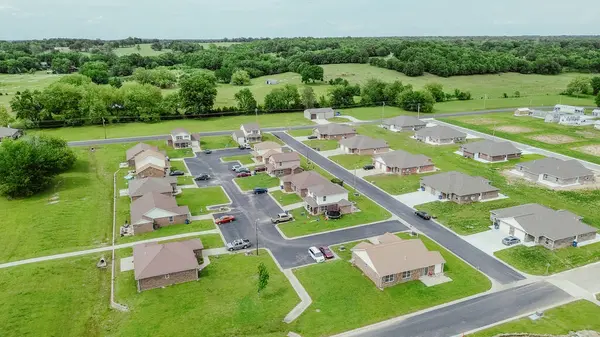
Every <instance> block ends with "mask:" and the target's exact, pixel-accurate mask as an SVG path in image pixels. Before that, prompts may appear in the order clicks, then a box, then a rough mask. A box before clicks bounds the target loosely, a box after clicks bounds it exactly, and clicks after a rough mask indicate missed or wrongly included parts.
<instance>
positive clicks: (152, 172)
mask: <svg viewBox="0 0 600 337" xmlns="http://www.w3.org/2000/svg"><path fill="white" fill-rule="evenodd" d="M136 174H137V177H138V178H149V177H153V178H162V177H164V176H165V175H166V172H165V170H159V169H157V168H155V167H148V168H146V169H145V170H143V171H140V172H137V173H136Z"/></svg>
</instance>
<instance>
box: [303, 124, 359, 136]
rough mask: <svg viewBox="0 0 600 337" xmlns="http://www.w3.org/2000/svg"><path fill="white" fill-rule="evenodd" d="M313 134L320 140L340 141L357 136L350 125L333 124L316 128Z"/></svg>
mask: <svg viewBox="0 0 600 337" xmlns="http://www.w3.org/2000/svg"><path fill="white" fill-rule="evenodd" d="M313 134H314V135H315V136H317V137H318V138H319V139H337V140H340V139H344V138H350V137H354V136H356V130H355V129H354V128H353V127H350V126H348V125H343V124H334V123H331V124H327V125H320V126H318V127H316V128H315V129H314V131H313Z"/></svg>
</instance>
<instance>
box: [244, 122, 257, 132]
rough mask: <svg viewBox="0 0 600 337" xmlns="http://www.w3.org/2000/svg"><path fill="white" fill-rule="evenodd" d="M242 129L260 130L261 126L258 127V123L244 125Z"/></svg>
mask: <svg viewBox="0 0 600 337" xmlns="http://www.w3.org/2000/svg"><path fill="white" fill-rule="evenodd" d="M242 127H243V128H244V130H246V131H252V130H260V126H259V125H258V123H246V124H242Z"/></svg>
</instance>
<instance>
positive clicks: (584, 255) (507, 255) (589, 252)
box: [494, 243, 600, 275]
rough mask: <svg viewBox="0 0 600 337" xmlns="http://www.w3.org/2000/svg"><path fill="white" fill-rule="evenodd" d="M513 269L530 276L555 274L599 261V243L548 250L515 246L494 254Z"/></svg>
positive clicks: (539, 247)
mask: <svg viewBox="0 0 600 337" xmlns="http://www.w3.org/2000/svg"><path fill="white" fill-rule="evenodd" d="M494 255H496V257H498V258H499V259H501V260H503V261H504V262H506V263H508V264H510V265H512V266H513V267H515V268H517V269H519V270H521V271H523V272H526V273H528V274H532V275H545V274H546V266H547V264H550V266H549V267H548V274H555V273H559V272H561V271H565V270H568V269H573V268H576V267H580V266H583V265H586V264H589V263H593V262H598V261H600V243H593V244H591V245H587V246H583V247H577V248H575V247H567V248H561V249H557V250H554V251H552V250H549V249H547V248H544V247H542V246H534V247H525V246H516V247H511V248H507V249H503V250H500V251H497V252H495V253H494Z"/></svg>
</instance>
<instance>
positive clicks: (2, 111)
mask: <svg viewBox="0 0 600 337" xmlns="http://www.w3.org/2000/svg"><path fill="white" fill-rule="evenodd" d="M13 120H14V119H13V118H12V116H11V115H10V114H9V113H8V110H7V109H6V107H5V106H4V105H0V126H8V125H9V124H10V123H12V121H13Z"/></svg>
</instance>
